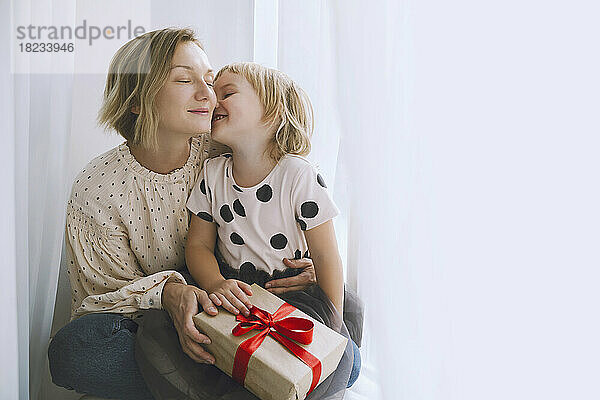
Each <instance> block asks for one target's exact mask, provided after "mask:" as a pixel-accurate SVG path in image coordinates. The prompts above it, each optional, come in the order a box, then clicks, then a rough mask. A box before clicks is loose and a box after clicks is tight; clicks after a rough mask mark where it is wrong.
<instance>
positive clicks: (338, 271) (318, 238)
mask: <svg viewBox="0 0 600 400" xmlns="http://www.w3.org/2000/svg"><path fill="white" fill-rule="evenodd" d="M304 235H305V237H306V242H307V244H308V249H309V251H310V254H311V256H312V260H313V263H314V266H315V272H316V275H317V283H318V284H319V286H320V287H321V289H323V292H325V294H326V295H327V297H329V300H331V302H332V303H333V305H334V306H335V308H336V309H337V310H338V312H339V313H340V315H342V314H343V312H344V310H343V304H344V274H343V267H342V260H341V258H340V253H339V251H338V247H337V240H336V238H335V230H334V227H333V221H332V220H329V221H327V222H324V223H322V224H321V225H318V226H316V227H314V228H312V229H309V230H307V231H305V232H304Z"/></svg>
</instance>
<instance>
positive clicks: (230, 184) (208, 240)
mask: <svg viewBox="0 0 600 400" xmlns="http://www.w3.org/2000/svg"><path fill="white" fill-rule="evenodd" d="M214 89H215V92H216V94H217V106H216V108H215V111H214V113H213V119H212V130H211V136H212V138H213V139H214V140H216V141H218V142H220V143H222V144H225V145H228V146H229V147H230V148H231V149H232V153H230V154H224V155H222V156H220V157H218V158H214V159H209V160H206V161H205V162H204V168H203V176H202V177H201V179H198V183H197V185H196V187H195V188H194V189H193V191H192V193H191V195H190V198H189V200H188V203H187V207H188V209H189V210H190V211H191V212H192V213H193V214H194V215H193V216H192V221H191V225H190V229H189V232H188V237H187V244H186V261H187V266H188V268H189V271H190V273H191V275H192V277H193V278H194V279H195V280H196V281H197V282H198V284H199V285H200V287H202V288H205V289H206V290H207V292H208V293H210V298H211V299H212V300H213V302H214V303H215V304H217V305H221V306H223V307H224V308H225V309H226V310H228V311H230V312H232V313H234V314H237V313H238V312H242V313H244V314H246V315H247V314H248V313H249V308H250V307H251V303H250V301H249V299H248V296H251V295H252V292H251V290H250V286H249V285H248V284H247V283H245V282H243V281H242V280H245V281H246V282H248V283H252V282H257V283H259V284H260V285H262V286H264V283H265V282H266V281H269V280H271V279H274V278H277V277H279V276H281V275H286V274H288V272H287V271H286V267H285V266H284V265H283V263H282V259H283V258H296V259H298V258H301V257H302V256H303V255H304V256H308V254H310V256H311V258H312V260H313V263H314V268H315V272H316V275H317V283H318V285H319V286H320V288H321V289H322V290H323V292H324V293H325V294H326V295H327V297H328V299H329V300H330V301H331V303H332V304H333V305H334V306H335V309H336V310H337V312H338V313H339V314H340V315H341V314H342V312H343V310H342V304H343V294H344V288H343V275H342V263H341V259H340V256H339V252H338V248H337V243H336V238H335V232H334V228H333V222H332V218H333V217H335V216H336V215H337V214H338V213H339V211H338V209H337V207H336V205H335V204H334V203H333V201H332V200H331V198H330V196H329V194H328V192H327V189H326V187H327V186H326V185H325V182H324V180H323V178H322V176H321V175H320V174H319V173H318V172H317V171H316V169H315V168H314V167H313V166H312V165H311V164H310V163H309V162H308V161H307V160H306V159H305V158H303V157H302V156H305V155H307V154H308V153H309V151H310V136H311V134H312V125H313V124H312V107H311V104H310V100H309V98H308V96H307V95H306V93H305V92H304V91H303V90H302V89H301V88H300V87H298V85H296V84H295V83H294V82H293V81H292V80H291V79H290V78H289V77H288V76H286V75H285V74H283V73H282V72H279V71H277V70H273V69H269V68H265V67H262V66H260V65H258V64H253V63H238V64H231V65H228V66H226V67H224V68H223V69H221V71H219V73H218V74H217V77H216V79H215V87H214ZM215 242H216V243H217V247H218V250H219V252H220V254H222V256H223V258H224V260H225V261H226V262H227V264H229V265H230V266H232V267H233V269H234V271H224V272H225V274H224V275H226V276H223V274H221V272H220V270H219V265H218V263H217V260H216V258H215V256H214V246H215ZM231 276H234V277H236V276H237V277H238V279H226V278H228V277H231ZM244 277H245V278H246V279H244Z"/></svg>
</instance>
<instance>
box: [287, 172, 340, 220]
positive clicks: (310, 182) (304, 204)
mask: <svg viewBox="0 0 600 400" xmlns="http://www.w3.org/2000/svg"><path fill="white" fill-rule="evenodd" d="M292 205H293V207H294V212H295V216H296V221H297V222H298V224H299V225H300V229H302V230H303V231H306V230H309V229H312V228H314V227H316V226H319V225H321V224H322V223H324V222H327V221H329V220H330V219H332V218H333V217H335V216H337V215H338V214H339V213H340V211H339V209H338V208H337V206H336V205H335V203H334V202H333V200H332V198H331V196H330V195H329V192H328V191H327V185H326V184H325V181H324V180H323V177H322V176H321V174H319V173H318V171H317V170H316V168H315V167H314V166H312V165H311V164H308V163H307V164H305V165H304V166H303V167H302V168H301V169H300V171H299V173H298V175H297V176H296V179H295V180H294V186H293V188H292Z"/></svg>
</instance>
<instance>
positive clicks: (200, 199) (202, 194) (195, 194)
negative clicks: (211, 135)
mask: <svg viewBox="0 0 600 400" xmlns="http://www.w3.org/2000/svg"><path fill="white" fill-rule="evenodd" d="M209 161H211V159H207V160H205V161H204V164H203V166H202V173H201V174H200V179H198V181H197V182H196V184H195V185H194V188H193V189H192V192H191V193H190V197H189V198H188V202H187V208H188V210H190V212H191V213H193V214H195V215H197V216H198V217H200V218H202V219H203V220H205V221H208V222H213V221H214V216H213V212H212V201H211V189H210V184H209V182H211V180H209V173H210V169H211V165H210V164H209ZM213 163H214V161H213Z"/></svg>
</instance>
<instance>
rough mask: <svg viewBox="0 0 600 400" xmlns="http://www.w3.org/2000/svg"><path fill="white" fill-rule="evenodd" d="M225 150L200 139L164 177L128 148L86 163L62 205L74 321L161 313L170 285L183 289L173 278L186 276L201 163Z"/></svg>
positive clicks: (110, 151)
mask: <svg viewBox="0 0 600 400" xmlns="http://www.w3.org/2000/svg"><path fill="white" fill-rule="evenodd" d="M227 150H228V148H227V147H225V146H222V145H220V144H218V143H216V142H213V141H211V140H210V138H209V136H208V135H200V136H199V137H197V138H194V139H192V142H191V150H190V156H189V158H188V160H187V162H186V163H185V165H184V166H183V167H182V168H180V169H177V170H175V171H173V172H171V173H169V174H158V173H155V172H153V171H150V170H148V169H146V168H145V167H143V166H142V165H141V164H139V163H138V162H137V161H136V159H135V158H134V157H133V155H132V154H131V153H130V151H129V147H128V146H127V144H126V143H123V144H121V145H119V146H117V147H115V148H113V149H112V150H109V151H108V152H106V153H104V154H102V155H100V156H99V157H97V158H95V159H93V160H92V161H90V163H89V164H88V165H87V166H86V167H85V168H84V169H83V171H81V172H80V173H79V175H78V176H77V177H76V178H75V182H74V183H73V189H72V191H71V197H70V199H69V202H68V204H67V221H66V233H65V239H66V249H67V273H68V275H69V279H70V282H71V291H72V303H71V319H74V318H77V317H80V316H82V315H85V314H88V313H91V312H113V313H121V314H126V315H129V316H131V317H134V316H135V315H136V314H137V313H139V311H140V310H143V309H149V308H157V309H160V308H162V303H161V294H162V289H163V287H164V285H165V283H166V282H167V280H174V281H179V282H182V283H185V279H184V278H183V276H182V275H181V274H180V273H179V272H178V271H180V270H182V269H184V268H185V252H184V244H185V239H186V235H187V230H188V223H189V215H188V211H187V209H186V202H187V199H188V196H189V194H190V192H191V190H192V188H193V187H194V184H195V183H196V180H197V178H198V176H199V175H200V170H201V167H202V163H203V162H204V160H205V159H206V158H208V157H214V156H217V155H219V154H221V153H223V152H225V151H227Z"/></svg>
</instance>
